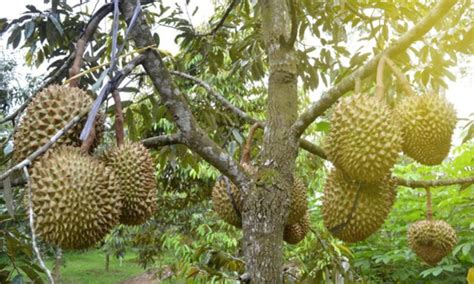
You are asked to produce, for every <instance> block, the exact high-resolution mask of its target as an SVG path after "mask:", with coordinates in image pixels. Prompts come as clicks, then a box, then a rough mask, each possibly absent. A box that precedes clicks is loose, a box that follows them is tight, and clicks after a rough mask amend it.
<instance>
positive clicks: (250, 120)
mask: <svg viewBox="0 0 474 284" xmlns="http://www.w3.org/2000/svg"><path fill="white" fill-rule="evenodd" d="M170 73H171V74H172V75H176V76H179V77H182V78H185V79H188V80H192V81H194V82H196V83H197V84H199V85H200V86H202V87H203V88H204V89H206V91H207V92H208V93H209V94H210V95H211V96H213V97H214V98H216V100H218V101H219V102H220V103H221V104H222V105H223V106H224V107H226V108H228V109H230V110H231V111H233V112H234V113H235V114H237V115H238V116H239V117H240V118H242V119H243V120H245V121H246V122H248V123H251V124H253V123H255V122H257V120H256V119H255V118H253V117H251V116H250V115H248V114H247V113H246V112H244V111H243V110H241V109H240V108H238V107H236V106H234V105H233V104H232V103H231V102H230V101H229V100H227V99H226V98H225V97H224V96H222V95H221V94H219V93H218V92H217V91H216V90H215V89H214V88H213V87H211V86H210V85H209V84H208V83H206V82H204V81H203V80H201V79H199V78H196V77H194V76H191V75H189V74H186V73H183V72H179V71H171V72H170Z"/></svg>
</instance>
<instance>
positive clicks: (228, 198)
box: [212, 163, 308, 228]
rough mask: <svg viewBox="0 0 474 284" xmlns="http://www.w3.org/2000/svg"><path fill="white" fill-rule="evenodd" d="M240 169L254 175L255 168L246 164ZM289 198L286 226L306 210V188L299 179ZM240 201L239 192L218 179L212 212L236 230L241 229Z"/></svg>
mask: <svg viewBox="0 0 474 284" xmlns="http://www.w3.org/2000/svg"><path fill="white" fill-rule="evenodd" d="M242 167H243V168H244V170H245V171H246V172H247V173H249V174H254V173H255V168H253V167H252V166H250V165H249V164H247V163H244V164H242ZM290 197H291V204H290V209H289V211H290V212H289V213H288V214H289V215H288V221H287V222H286V225H290V224H296V223H297V222H298V221H299V220H300V219H301V218H302V217H303V216H304V214H305V213H306V211H307V208H308V200H307V188H306V186H305V185H304V183H303V181H302V180H301V179H299V178H295V182H294V186H293V189H292V191H291V195H290ZM232 199H233V202H232ZM241 199H242V195H241V193H240V190H239V189H238V188H237V186H236V185H234V184H233V183H232V182H231V181H230V180H228V179H226V178H222V179H220V180H219V181H218V182H217V183H216V184H215V186H214V188H213V189H212V204H213V208H214V211H216V212H217V214H218V215H219V217H221V218H222V220H224V221H225V222H227V223H229V224H231V225H233V226H235V227H237V228H241V227H242V218H241V216H240V212H241V211H242V200H241Z"/></svg>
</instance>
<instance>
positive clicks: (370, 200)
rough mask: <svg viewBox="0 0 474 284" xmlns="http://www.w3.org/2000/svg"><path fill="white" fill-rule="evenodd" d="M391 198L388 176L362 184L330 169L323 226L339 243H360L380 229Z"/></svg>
mask: <svg viewBox="0 0 474 284" xmlns="http://www.w3.org/2000/svg"><path fill="white" fill-rule="evenodd" d="M395 197H396V192H395V183H394V182H393V180H392V179H391V178H390V177H389V176H385V179H383V180H381V181H380V183H379V184H377V185H376V184H364V183H361V182H358V181H356V180H353V179H350V178H348V177H346V176H344V174H343V173H342V172H341V171H339V170H338V169H336V170H333V171H332V172H331V173H330V175H329V177H328V179H327V181H326V184H325V186H324V196H323V205H322V213H323V220H324V225H325V226H326V228H327V229H328V230H329V232H331V234H332V235H334V236H335V237H337V238H339V239H341V240H343V241H346V242H358V241H361V240H364V239H366V238H367V237H369V236H370V235H372V234H373V233H375V232H376V231H377V230H378V229H379V228H380V227H381V226H382V224H383V223H384V221H385V219H386V218H387V216H388V214H389V212H390V209H391V207H392V205H393V203H394V202H395Z"/></svg>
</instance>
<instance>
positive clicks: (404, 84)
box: [385, 57, 415, 96]
mask: <svg viewBox="0 0 474 284" xmlns="http://www.w3.org/2000/svg"><path fill="white" fill-rule="evenodd" d="M385 63H387V65H388V67H390V69H391V70H392V72H393V74H395V76H396V77H397V79H398V81H399V82H400V84H401V85H402V87H403V90H404V91H405V93H406V94H407V95H408V96H415V91H413V89H412V88H411V86H410V82H408V79H407V78H406V77H405V75H403V73H402V71H401V70H400V68H398V67H397V65H396V64H395V63H394V62H393V61H392V60H391V59H390V58H388V57H385Z"/></svg>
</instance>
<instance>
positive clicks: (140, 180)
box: [103, 142, 157, 225]
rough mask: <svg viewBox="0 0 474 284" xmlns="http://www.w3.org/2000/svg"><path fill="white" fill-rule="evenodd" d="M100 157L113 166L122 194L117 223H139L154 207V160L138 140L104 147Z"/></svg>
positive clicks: (147, 216)
mask: <svg viewBox="0 0 474 284" xmlns="http://www.w3.org/2000/svg"><path fill="white" fill-rule="evenodd" d="M103 160H104V161H105V163H106V165H107V166H108V167H110V168H111V169H113V171H114V172H115V177H116V179H117V185H118V187H119V190H120V193H121V195H122V212H121V215H120V223H122V224H125V225H140V224H143V223H144V222H145V221H146V220H148V219H149V218H150V217H151V216H153V213H154V212H155V210H156V202H157V197H156V194H157V192H156V181H155V169H154V166H153V160H152V157H151V155H150V153H149V152H148V150H147V149H146V148H145V147H144V146H143V145H142V144H141V143H137V142H135V143H125V144H123V145H121V146H118V147H114V148H112V149H110V150H109V151H107V152H106V153H105V154H104V156H103Z"/></svg>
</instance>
